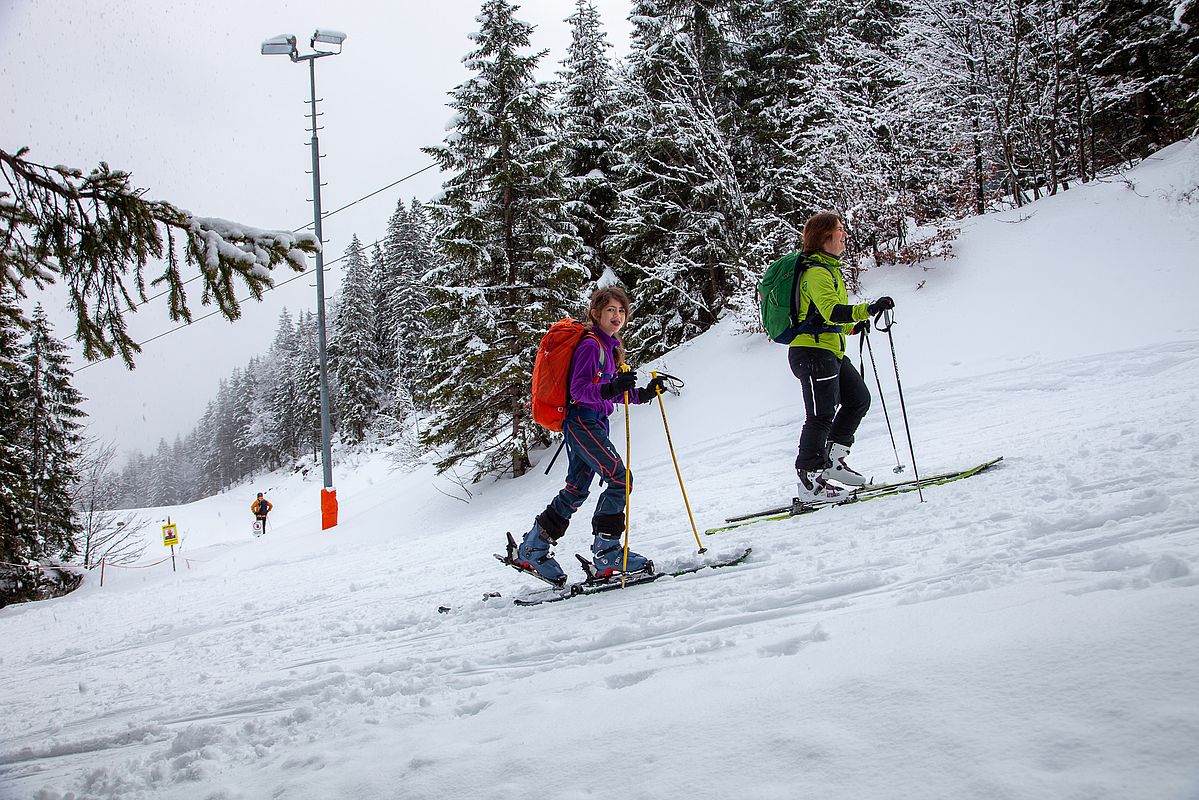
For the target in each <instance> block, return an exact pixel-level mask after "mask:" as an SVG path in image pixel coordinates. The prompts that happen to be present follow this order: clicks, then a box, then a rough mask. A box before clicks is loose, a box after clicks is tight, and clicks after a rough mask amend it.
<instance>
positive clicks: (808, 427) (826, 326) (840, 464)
mask: <svg viewBox="0 0 1199 800" xmlns="http://www.w3.org/2000/svg"><path fill="white" fill-rule="evenodd" d="M845 239H846V231H845V223H844V220H842V218H841V215H840V214H837V213H835V212H832V211H822V212H820V213H819V214H815V215H813V216H812V217H811V219H809V220H808V221H807V222H806V223H804V229H803V254H802V260H803V274H802V275H801V277H800V282H799V292H798V295H799V298H798V302H797V304H796V308H797V309H798V315H799V319H800V321H801V323H802V324H801V329H802V330H804V331H805V332H803V333H800V334H798V335H797V336H796V337H795V338H794V339H793V340H792V341H791V345H790V347H789V348H788V350H787V360H788V362H789V363H790V365H791V372H792V373H793V374H794V375H795V377H796V378H798V379H799V381H800V384H801V386H802V388H803V401H804V411H805V412H806V418H805V420H804V425H803V431H802V432H801V433H800V436H799V454H798V455H797V456H796V457H795V471H796V473H798V476H799V499H800V500H802V501H804V502H808V503H835V502H837V501H839V500H841V499H843V498H844V497H845V489H843V488H842V487H840V486H836V485H834V484H832V483H829V481H837V482H839V483H843V484H847V485H849V486H862V485H864V484H865V483H866V478H865V477H864V476H863V475H861V474H860V473H858V472H857V471H855V470H854V469H853V468H852V467H850V466H849V464H847V463H846V461H845V459H846V458H847V457H848V456H849V449H850V448H851V447H853V441H854V433H855V432H856V431H857V429H858V425H859V424H860V423H861V421H862V417H864V416H866V411H867V410H868V409H869V408H870V390H869V389H867V388H866V383H865V382H864V381H863V380H862V376H861V375H859V374H858V371H857V370H856V369H854V366H853V362H852V361H850V360H849V359H848V358H845V337H846V335H849V334H854V333H857V334H861V335H866V333H868V332H869V330H870V321H869V320H870V317H872V316H874V315H875V314H878V313H879V312H881V311H883V310H885V309H889V308H894V307H895V301H894V300H892V299H891V298H890V297H880V298H878V299H877V300H875V301H874V302H873V303H869V304H867V303H858V304H856V305H850V304H849V295H848V293H847V291H846V288H845V278H844V277H843V276H842V274H841V266H842V265H841V254H842V253H844V252H845Z"/></svg>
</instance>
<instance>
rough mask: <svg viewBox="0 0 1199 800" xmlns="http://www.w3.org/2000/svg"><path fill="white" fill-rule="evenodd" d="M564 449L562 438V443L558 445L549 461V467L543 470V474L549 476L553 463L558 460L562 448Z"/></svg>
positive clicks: (564, 443)
mask: <svg viewBox="0 0 1199 800" xmlns="http://www.w3.org/2000/svg"><path fill="white" fill-rule="evenodd" d="M563 447H566V437H565V436H563V437H562V443H561V444H560V445H558V449H557V450H555V451H554V457H553V458H551V459H550V465H549V466H548V467H546V468H545V474H546V475H549V474H550V470H551V469H553V468H554V462H555V461H557V460H558V456H560V455H562V448H563Z"/></svg>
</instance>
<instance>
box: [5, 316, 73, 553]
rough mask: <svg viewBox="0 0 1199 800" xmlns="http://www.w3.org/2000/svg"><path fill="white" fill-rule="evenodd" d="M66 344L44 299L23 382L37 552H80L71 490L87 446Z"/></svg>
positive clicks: (31, 332)
mask: <svg viewBox="0 0 1199 800" xmlns="http://www.w3.org/2000/svg"><path fill="white" fill-rule="evenodd" d="M67 360H68V359H67V352H66V347H65V346H64V345H63V343H62V342H61V341H59V340H58V338H57V337H56V336H54V333H53V331H52V330H51V328H50V323H49V321H48V320H47V319H46V312H45V310H44V309H43V308H42V306H41V305H40V304H38V305H37V306H36V307H35V308H34V310H33V317H32V323H31V325H30V329H29V346H28V348H27V349H26V352H25V357H24V359H23V360H22V367H23V369H22V370H21V379H20V382H19V383H18V386H17V394H18V396H19V397H20V402H21V406H22V418H23V425H22V428H23V436H22V438H23V439H24V442H25V446H26V449H27V451H28V457H29V463H28V470H29V478H30V480H31V484H30V486H29V490H28V497H29V501H30V505H29V517H28V519H27V520H26V524H27V526H28V527H29V528H31V529H32V535H33V540H34V541H35V542H36V551H35V552H34V553H33V555H34V556H35V557H38V558H41V557H44V556H52V557H70V556H72V555H74V553H75V534H76V532H77V528H78V525H77V520H76V519H75V514H74V510H73V508H72V504H71V490H72V486H73V484H74V483H75V480H76V478H77V475H76V470H75V465H76V462H77V461H78V460H79V457H80V454H81V452H82V446H83V436H82V434H81V433H80V431H81V430H82V428H83V425H82V422H81V421H82V420H83V418H84V417H86V416H87V414H85V413H84V412H83V410H82V409H81V408H80V406H81V405H82V403H83V396H82V395H80V394H79V392H78V391H76V389H75V387H74V386H72V385H71V370H70V367H69V366H68V364H67Z"/></svg>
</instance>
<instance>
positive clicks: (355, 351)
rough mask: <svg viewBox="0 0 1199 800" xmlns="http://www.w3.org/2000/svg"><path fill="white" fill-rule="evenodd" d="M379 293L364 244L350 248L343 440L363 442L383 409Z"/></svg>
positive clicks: (341, 369)
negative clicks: (377, 325) (377, 310)
mask: <svg viewBox="0 0 1199 800" xmlns="http://www.w3.org/2000/svg"><path fill="white" fill-rule="evenodd" d="M374 299H375V291H374V282H373V276H372V274H371V270H370V265H369V264H368V263H367V260H366V253H365V252H363V247H362V242H360V241H359V240H358V236H357V235H355V236H354V237H353V238H352V239H351V240H350V246H349V247H348V248H347V249H346V266H345V277H344V278H343V279H342V285H341V302H340V304H339V311H338V322H337V350H338V353H339V355H338V360H337V382H338V389H337V402H338V412H339V418H340V422H341V424H340V428H339V429H340V431H341V436H342V440H343V441H345V442H347V443H348V444H356V443H358V442H361V441H362V440H363V438H364V437H365V436H366V431H367V429H368V428H369V427H370V426H371V423H372V422H373V421H374V418H375V414H376V413H377V412H378V407H379V393H380V390H381V388H382V387H381V385H380V378H381V376H380V368H379V353H378V351H377V350H376V345H375V336H374V332H375V302H374Z"/></svg>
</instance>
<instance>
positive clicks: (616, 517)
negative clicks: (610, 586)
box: [587, 512, 654, 581]
mask: <svg viewBox="0 0 1199 800" xmlns="http://www.w3.org/2000/svg"><path fill="white" fill-rule="evenodd" d="M592 525H593V526H594V533H595V539H594V541H592V543H591V565H592V567H593V568H594V574H590V573H589V574H588V576H587V579H588V581H594V580H599V581H605V580H609V579H611V578H615V577H619V576H620V575H621V573H624V574H625V575H632V574H634V573H637V574H647V575H650V574H653V571H654V562H652V561H650V560H649V559H648V558H646V557H645V556H643V555H641V554H640V553H634V552H633V551H632V550H630V551H629V553H628V561H627V562H626V561H625V551H624V545H623V544H622V543H621V535H622V534H623V533H624V513H623V512H622V513H620V514H603V515H600V516H596V517H595V519H594V520H592Z"/></svg>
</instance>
